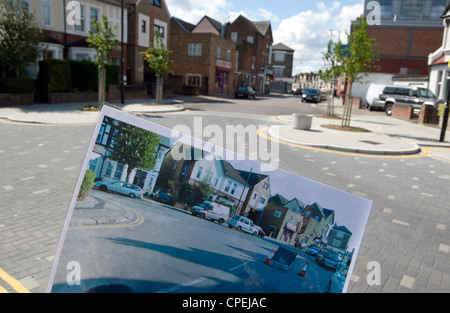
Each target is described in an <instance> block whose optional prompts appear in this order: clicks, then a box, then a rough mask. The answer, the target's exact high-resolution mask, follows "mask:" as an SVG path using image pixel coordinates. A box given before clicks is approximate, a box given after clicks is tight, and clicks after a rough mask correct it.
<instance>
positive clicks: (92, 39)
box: [86, 15, 119, 108]
mask: <svg viewBox="0 0 450 313" xmlns="http://www.w3.org/2000/svg"><path fill="white" fill-rule="evenodd" d="M91 25H92V28H93V30H91V29H90V30H89V37H88V39H86V42H87V43H88V44H89V47H91V48H94V49H95V53H96V56H95V59H94V62H95V64H96V65H97V67H98V104H99V108H100V107H101V106H102V104H103V102H104V101H105V94H106V68H105V67H106V65H108V64H111V57H110V54H111V51H112V50H113V49H114V46H115V45H116V44H117V43H118V42H119V41H118V40H117V39H116V27H110V26H109V23H108V18H107V17H106V16H105V15H102V18H101V19H100V20H99V21H96V20H93V22H92V23H91Z"/></svg>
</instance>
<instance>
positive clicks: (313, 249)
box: [306, 245, 320, 256]
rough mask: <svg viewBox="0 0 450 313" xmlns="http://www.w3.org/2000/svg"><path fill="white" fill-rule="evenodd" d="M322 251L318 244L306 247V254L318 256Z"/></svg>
mask: <svg viewBox="0 0 450 313" xmlns="http://www.w3.org/2000/svg"><path fill="white" fill-rule="evenodd" d="M319 253H320V248H319V247H318V246H314V245H311V246H309V248H308V249H306V254H309V255H312V256H316V255H318V254H319Z"/></svg>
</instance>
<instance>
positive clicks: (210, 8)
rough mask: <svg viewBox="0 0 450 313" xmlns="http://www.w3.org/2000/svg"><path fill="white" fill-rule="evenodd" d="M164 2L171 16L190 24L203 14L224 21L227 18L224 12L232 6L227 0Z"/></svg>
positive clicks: (177, 0)
mask: <svg viewBox="0 0 450 313" xmlns="http://www.w3.org/2000/svg"><path fill="white" fill-rule="evenodd" d="M166 3H167V7H168V8H169V11H170V15H171V16H174V17H177V18H180V19H182V20H184V21H186V22H189V23H192V24H197V23H198V22H199V21H200V20H201V19H202V17H203V16H205V15H208V16H209V17H211V18H213V19H216V20H218V21H220V22H222V23H224V22H225V21H226V20H227V18H228V16H227V15H228V14H227V13H226V12H227V10H228V9H229V8H230V7H232V4H231V3H229V2H228V1H227V0H208V1H196V0H166Z"/></svg>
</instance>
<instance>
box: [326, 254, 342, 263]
mask: <svg viewBox="0 0 450 313" xmlns="http://www.w3.org/2000/svg"><path fill="white" fill-rule="evenodd" d="M326 257H327V258H328V259H331V260H333V261H335V262H339V258H338V256H337V254H334V253H327V255H326Z"/></svg>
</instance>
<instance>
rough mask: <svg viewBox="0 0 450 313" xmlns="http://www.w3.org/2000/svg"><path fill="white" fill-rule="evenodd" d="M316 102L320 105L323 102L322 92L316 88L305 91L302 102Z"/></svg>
mask: <svg viewBox="0 0 450 313" xmlns="http://www.w3.org/2000/svg"><path fill="white" fill-rule="evenodd" d="M304 101H306V102H314V103H319V102H320V101H322V96H321V94H320V90H319V89H316V88H307V89H305V91H303V95H302V102H304Z"/></svg>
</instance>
